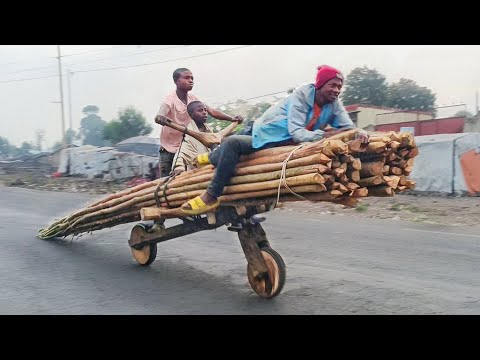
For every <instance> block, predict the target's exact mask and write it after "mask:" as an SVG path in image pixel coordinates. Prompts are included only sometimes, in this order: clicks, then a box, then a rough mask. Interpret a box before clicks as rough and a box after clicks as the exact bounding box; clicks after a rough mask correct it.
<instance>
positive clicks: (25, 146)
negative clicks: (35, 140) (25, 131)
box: [18, 141, 34, 155]
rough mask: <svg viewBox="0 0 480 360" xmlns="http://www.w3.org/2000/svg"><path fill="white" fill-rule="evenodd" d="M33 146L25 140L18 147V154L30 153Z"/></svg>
mask: <svg viewBox="0 0 480 360" xmlns="http://www.w3.org/2000/svg"><path fill="white" fill-rule="evenodd" d="M33 148H34V146H33V144H32V143H29V142H27V141H24V142H23V143H22V146H20V148H19V149H18V153H19V155H28V154H29V153H30V150H33Z"/></svg>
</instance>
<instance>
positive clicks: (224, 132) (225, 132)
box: [216, 121, 238, 140]
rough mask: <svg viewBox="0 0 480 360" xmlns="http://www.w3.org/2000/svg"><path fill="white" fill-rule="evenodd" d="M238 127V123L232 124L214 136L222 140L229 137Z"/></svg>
mask: <svg viewBox="0 0 480 360" xmlns="http://www.w3.org/2000/svg"><path fill="white" fill-rule="evenodd" d="M237 126H238V121H234V122H232V123H231V124H230V125H228V126H227V127H226V128H225V129H223V130H220V131H219V132H217V133H216V135H217V136H218V137H219V138H220V140H222V139H223V138H224V137H225V136H227V135H229V134H230V133H231V132H232V131H233V130H234V129H235V128H236V127H237Z"/></svg>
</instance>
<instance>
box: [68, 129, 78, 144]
mask: <svg viewBox="0 0 480 360" xmlns="http://www.w3.org/2000/svg"><path fill="white" fill-rule="evenodd" d="M76 138H77V133H76V132H75V130H73V129H68V130H67V131H65V142H66V143H67V146H68V145H72V144H73V140H74V139H76Z"/></svg>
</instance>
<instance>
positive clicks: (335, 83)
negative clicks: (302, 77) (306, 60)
mask: <svg viewBox="0 0 480 360" xmlns="http://www.w3.org/2000/svg"><path fill="white" fill-rule="evenodd" d="M342 86H343V75H342V73H341V71H340V70H338V69H335V68H334V67H331V66H328V65H322V66H319V67H318V72H317V77H316V79H315V89H317V93H318V94H319V96H320V97H321V98H323V100H324V101H325V102H329V103H331V102H334V101H335V100H336V99H337V98H338V95H340V91H341V90H342Z"/></svg>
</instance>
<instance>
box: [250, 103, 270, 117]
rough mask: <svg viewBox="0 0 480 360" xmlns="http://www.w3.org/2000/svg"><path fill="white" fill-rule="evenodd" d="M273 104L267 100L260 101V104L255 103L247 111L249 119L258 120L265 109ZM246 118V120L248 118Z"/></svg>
mask: <svg viewBox="0 0 480 360" xmlns="http://www.w3.org/2000/svg"><path fill="white" fill-rule="evenodd" d="M270 106H272V104H270V103H267V102H261V103H258V104H255V105H253V106H252V107H251V108H250V110H248V112H247V119H248V120H256V119H258V118H259V117H260V116H262V115H263V113H264V112H265V111H267V109H268V108H269V107H270ZM247 119H246V120H247Z"/></svg>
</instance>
